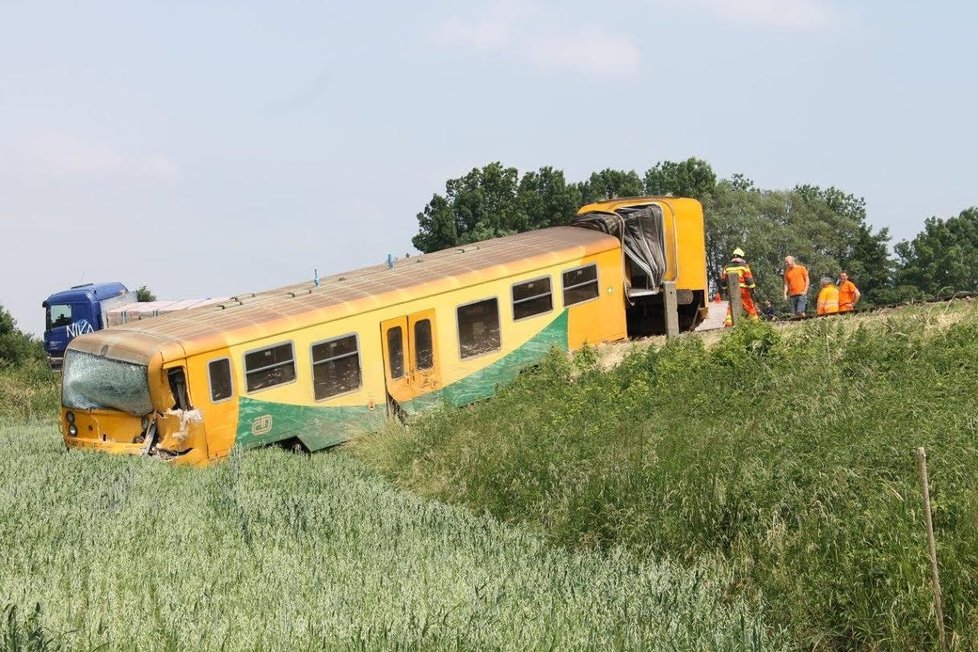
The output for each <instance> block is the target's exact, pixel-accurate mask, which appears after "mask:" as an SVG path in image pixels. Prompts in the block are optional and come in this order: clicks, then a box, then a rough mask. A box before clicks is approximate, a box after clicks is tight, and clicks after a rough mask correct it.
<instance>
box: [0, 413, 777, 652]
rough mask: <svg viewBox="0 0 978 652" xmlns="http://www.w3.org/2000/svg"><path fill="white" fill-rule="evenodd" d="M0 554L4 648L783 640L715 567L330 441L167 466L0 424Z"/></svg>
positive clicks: (728, 644) (667, 644)
mask: <svg viewBox="0 0 978 652" xmlns="http://www.w3.org/2000/svg"><path fill="white" fill-rule="evenodd" d="M0 551H2V563H0V607H2V606H3V605H5V604H6V605H8V606H7V608H6V610H5V611H4V612H3V615H4V617H5V622H3V623H0V628H5V629H0V637H3V638H0V640H3V641H5V643H6V645H7V647H8V649H10V648H13V649H58V648H65V649H84V650H90V649H95V648H98V649H119V650H129V649H145V650H149V649H180V650H197V649H250V650H264V649H324V648H325V649H499V650H505V649H560V650H563V649H615V648H618V649H638V648H646V649H683V650H686V649H717V650H738V649H761V648H779V647H783V644H782V642H781V641H780V640H779V639H778V637H777V635H774V636H772V635H771V634H769V633H768V632H767V630H766V629H765V628H764V627H763V626H762V624H761V623H760V621H759V620H758V619H757V618H756V617H754V616H752V615H751V614H750V613H749V612H748V611H747V610H746V609H745V608H744V606H743V605H742V604H732V605H731V604H729V603H727V601H726V600H724V599H723V595H722V592H723V590H724V587H725V586H726V585H727V584H728V583H729V581H730V576H729V572H727V571H724V570H723V569H722V568H719V567H717V566H716V565H708V564H693V565H691V566H690V567H688V568H686V567H682V566H678V565H674V564H670V563H662V564H659V563H655V562H652V561H649V560H645V561H643V560H639V559H637V558H636V557H635V556H634V555H632V554H630V553H628V552H626V551H624V550H621V549H614V550H610V551H609V552H607V553H599V552H597V551H583V552H570V551H567V550H563V549H560V548H554V547H553V546H550V545H549V544H548V543H547V542H546V541H545V540H544V539H543V538H542V537H539V536H536V535H533V534H530V533H527V532H525V531H521V530H518V529H514V528H512V527H508V526H504V525H500V524H499V523H498V522H497V521H496V520H494V519H492V518H491V517H487V516H481V517H480V516H474V515H472V514H471V513H469V512H467V511H466V510H463V509H459V508H456V507H450V506H447V505H444V504H440V503H437V502H431V501H427V500H424V499H422V498H418V497H416V496H413V495H411V494H408V493H405V492H403V491H400V490H398V489H395V488H394V487H392V486H391V485H390V484H388V483H387V482H385V481H384V480H382V479H381V478H380V477H378V476H377V475H376V474H375V473H374V472H373V471H371V470H370V469H369V468H367V467H366V466H365V465H364V464H363V463H362V462H360V461H358V460H356V459H353V458H351V457H349V456H348V455H345V454H340V453H328V454H318V455H312V456H304V455H296V454H292V453H288V452H285V451H282V450H277V449H266V450H260V451H253V452H249V453H246V454H242V455H232V456H231V458H230V459H228V460H226V461H225V462H223V463H221V464H219V465H216V466H214V467H209V468H204V469H193V468H177V467H172V466H168V465H166V464H164V463H161V462H158V461H156V460H151V459H146V458H124V457H116V456H108V455H100V454H92V453H82V452H78V451H71V452H66V451H64V450H63V448H62V446H61V443H60V437H59V435H58V433H57V432H56V431H55V429H54V427H53V426H51V425H49V424H34V425H16V424H7V425H3V426H0ZM11 641H13V644H12V643H11ZM100 646H105V647H100Z"/></svg>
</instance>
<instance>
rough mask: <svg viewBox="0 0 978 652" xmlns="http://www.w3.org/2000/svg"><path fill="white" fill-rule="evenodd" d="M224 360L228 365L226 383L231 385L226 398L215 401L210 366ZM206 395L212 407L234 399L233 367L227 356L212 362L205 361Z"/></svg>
mask: <svg viewBox="0 0 978 652" xmlns="http://www.w3.org/2000/svg"><path fill="white" fill-rule="evenodd" d="M225 360H226V361H227V363H228V383H229V384H230V385H231V393H230V394H228V395H227V396H226V397H224V398H222V399H219V400H216V401H215V400H214V379H213V374H212V373H211V365H212V364H214V363H215V362H224V361H225ZM207 393H208V396H210V398H211V404H212V405H217V404H219V403H226V402H227V401H230V400H231V399H232V398H234V367H232V366H231V358H230V357H229V356H226V355H225V356H222V357H220V358H214V359H213V360H208V361H207Z"/></svg>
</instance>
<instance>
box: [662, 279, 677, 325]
mask: <svg viewBox="0 0 978 652" xmlns="http://www.w3.org/2000/svg"><path fill="white" fill-rule="evenodd" d="M662 285H663V287H664V288H665V290H664V291H663V293H662V307H663V310H664V312H665V318H666V338H667V339H670V340H671V339H673V338H674V337H679V301H678V298H677V296H676V282H675V281H665V282H663V284H662Z"/></svg>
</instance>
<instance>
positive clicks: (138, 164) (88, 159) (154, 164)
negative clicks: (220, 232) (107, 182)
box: [27, 133, 181, 180]
mask: <svg viewBox="0 0 978 652" xmlns="http://www.w3.org/2000/svg"><path fill="white" fill-rule="evenodd" d="M27 161H28V163H29V165H28V169H29V170H30V171H31V172H33V173H35V174H41V175H45V176H51V175H56V176H71V177H111V176H117V175H122V174H129V175H137V176H142V177H151V178H156V179H163V180H175V179H178V178H179V177H180V175H181V171H180V166H178V165H177V164H176V163H175V162H174V161H173V160H171V159H169V158H167V157H166V156H162V155H159V154H152V155H127V154H125V153H123V152H121V151H119V150H118V149H116V148H114V147H112V146H110V145H107V144H104V143H96V142H91V141H86V140H82V139H80V138H77V137H75V136H71V135H67V134H60V133H46V134H41V135H40V136H37V137H36V138H34V139H33V140H32V141H30V142H29V143H28V145H27Z"/></svg>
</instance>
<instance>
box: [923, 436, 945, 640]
mask: <svg viewBox="0 0 978 652" xmlns="http://www.w3.org/2000/svg"><path fill="white" fill-rule="evenodd" d="M917 470H918V471H919V472H920V485H921V488H922V489H923V492H924V520H925V521H926V523H927V545H928V547H929V548H930V570H931V575H932V580H933V582H934V606H935V607H936V609H937V631H938V633H939V635H940V637H941V650H942V652H946V650H947V642H946V641H945V640H944V606H943V604H941V578H940V576H939V575H938V574H937V542H936V541H935V539H934V521H933V520H932V518H931V514H930V487H929V486H928V483H927V451H925V450H924V447H923V446H921V447H920V448H918V449H917Z"/></svg>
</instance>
